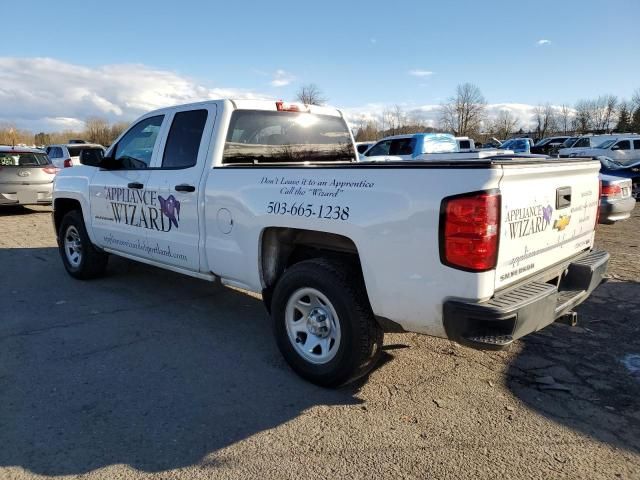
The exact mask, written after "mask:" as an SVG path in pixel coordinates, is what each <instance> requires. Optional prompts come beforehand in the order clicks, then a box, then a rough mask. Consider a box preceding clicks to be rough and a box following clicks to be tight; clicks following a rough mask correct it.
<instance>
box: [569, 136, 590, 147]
mask: <svg viewBox="0 0 640 480" xmlns="http://www.w3.org/2000/svg"><path fill="white" fill-rule="evenodd" d="M589 146H590V142H589V138H581V139H580V140H578V141H577V142H576V144H575V145H574V146H573V148H580V147H589Z"/></svg>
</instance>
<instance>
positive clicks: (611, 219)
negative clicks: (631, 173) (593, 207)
mask: <svg viewBox="0 0 640 480" xmlns="http://www.w3.org/2000/svg"><path fill="white" fill-rule="evenodd" d="M635 206H636V199H635V198H633V197H629V198H624V199H620V200H608V199H602V200H600V223H605V224H611V223H615V222H618V221H620V220H626V219H627V218H629V217H630V216H631V212H632V211H633V209H634V208H635Z"/></svg>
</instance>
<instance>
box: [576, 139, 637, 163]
mask: <svg viewBox="0 0 640 480" xmlns="http://www.w3.org/2000/svg"><path fill="white" fill-rule="evenodd" d="M569 157H570V158H576V157H593V158H598V157H605V158H609V159H611V160H615V161H616V162H617V163H618V164H620V165H622V166H628V165H631V164H635V163H637V162H640V135H637V134H631V135H629V134H625V135H619V136H616V137H615V138H612V139H610V140H606V141H604V142H602V143H601V144H599V145H598V146H596V147H594V148H584V149H581V150H577V151H575V152H573V153H571V154H570V155H569Z"/></svg>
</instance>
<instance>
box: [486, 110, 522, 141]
mask: <svg viewBox="0 0 640 480" xmlns="http://www.w3.org/2000/svg"><path fill="white" fill-rule="evenodd" d="M517 129H518V119H517V118H516V117H514V115H513V114H512V113H511V112H510V111H509V110H500V112H499V113H498V116H497V117H496V118H495V119H494V121H493V123H492V124H491V128H490V130H491V132H492V133H494V134H495V135H496V136H497V137H498V138H509V135H510V134H511V133H512V132H515V131H516V130H517Z"/></svg>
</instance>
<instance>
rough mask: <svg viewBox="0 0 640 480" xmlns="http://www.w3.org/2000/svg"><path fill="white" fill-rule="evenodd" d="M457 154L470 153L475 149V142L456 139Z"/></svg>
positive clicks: (466, 138) (465, 138)
mask: <svg viewBox="0 0 640 480" xmlns="http://www.w3.org/2000/svg"><path fill="white" fill-rule="evenodd" d="M456 143H457V144H458V151H459V152H472V151H473V150H475V149H476V145H475V142H474V141H473V139H472V138H469V137H456Z"/></svg>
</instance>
